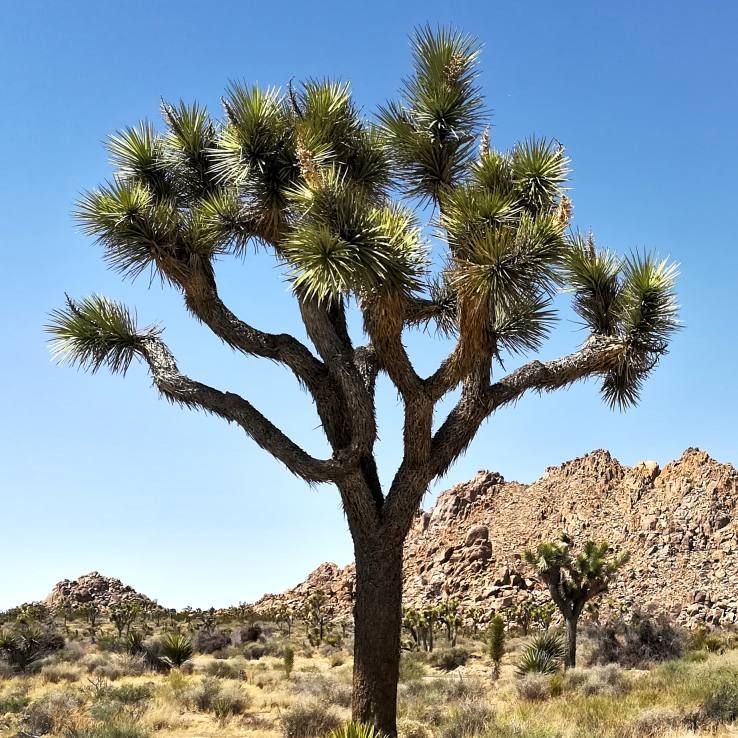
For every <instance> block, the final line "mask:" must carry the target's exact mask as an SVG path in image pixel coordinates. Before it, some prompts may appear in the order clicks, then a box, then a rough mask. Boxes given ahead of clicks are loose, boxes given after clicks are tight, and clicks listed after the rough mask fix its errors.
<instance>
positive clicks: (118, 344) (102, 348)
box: [46, 295, 156, 374]
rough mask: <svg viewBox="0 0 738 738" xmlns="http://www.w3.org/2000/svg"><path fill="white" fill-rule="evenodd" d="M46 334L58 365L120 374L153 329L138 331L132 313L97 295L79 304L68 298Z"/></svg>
mask: <svg viewBox="0 0 738 738" xmlns="http://www.w3.org/2000/svg"><path fill="white" fill-rule="evenodd" d="M46 331H47V332H48V333H49V334H50V335H51V341H50V343H51V351H52V356H53V358H54V359H56V360H57V361H59V362H62V363H68V364H71V365H73V366H78V367H81V368H83V369H87V370H89V371H92V372H96V371H98V369H100V368H101V367H107V368H108V369H110V371H112V372H121V373H123V374H125V372H126V371H127V370H128V367H129V366H130V364H131V361H132V360H133V358H134V357H135V355H136V354H137V353H138V352H140V351H141V349H142V346H143V341H144V339H145V337H146V336H147V335H154V334H155V333H156V331H155V329H153V328H147V329H146V330H144V331H138V329H137V328H136V316H135V314H134V313H132V312H131V311H130V310H129V309H128V308H126V307H125V306H123V305H120V304H119V303H116V302H113V301H112V300H108V299H107V298H105V297H100V296H98V295H93V296H92V297H88V298H86V299H84V300H82V301H80V302H76V301H74V300H72V299H71V298H69V297H67V304H66V306H65V307H64V308H62V309H60V310H55V311H54V312H52V313H51V316H50V322H49V324H48V325H47V326H46Z"/></svg>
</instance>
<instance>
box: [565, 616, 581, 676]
mask: <svg viewBox="0 0 738 738" xmlns="http://www.w3.org/2000/svg"><path fill="white" fill-rule="evenodd" d="M578 621H579V617H578V616H572V617H569V618H567V619H566V668H567V669H573V668H574V667H575V666H576V665H577V627H578V625H579V622H578Z"/></svg>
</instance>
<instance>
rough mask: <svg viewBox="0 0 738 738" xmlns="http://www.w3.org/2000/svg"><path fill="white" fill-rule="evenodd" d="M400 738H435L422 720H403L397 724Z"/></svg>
mask: <svg viewBox="0 0 738 738" xmlns="http://www.w3.org/2000/svg"><path fill="white" fill-rule="evenodd" d="M397 734H398V736H399V738H433V733H432V732H431V730H430V728H429V727H428V726H427V725H426V724H425V723H424V722H423V721H421V720H410V719H409V718H402V719H401V720H399V721H398V723H397Z"/></svg>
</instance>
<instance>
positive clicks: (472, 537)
mask: <svg viewBox="0 0 738 738" xmlns="http://www.w3.org/2000/svg"><path fill="white" fill-rule="evenodd" d="M737 504H738V471H737V470H736V469H735V468H734V467H733V466H731V465H730V464H721V463H719V462H717V461H715V460H714V459H712V458H711V457H710V456H709V455H708V454H706V453H705V452H704V451H701V450H700V449H697V448H688V449H687V450H686V451H685V452H684V453H683V454H682V456H681V457H680V458H679V459H677V460H675V461H673V462H671V463H670V464H667V465H666V466H665V467H664V468H663V469H660V468H659V466H658V464H656V462H653V461H644V462H641V463H639V464H636V465H635V466H633V467H626V466H624V465H623V464H621V463H620V462H619V461H618V460H617V459H615V458H614V457H613V456H611V454H610V453H609V452H607V451H604V450H597V451H593V452H592V453H589V454H587V455H585V456H582V457H580V458H577V459H573V460H572V461H567V462H565V463H564V464H562V465H561V466H558V467H551V468H549V469H547V470H546V472H545V473H544V474H543V476H542V477H541V478H540V479H539V480H538V481H536V482H534V483H533V484H529V485H526V484H520V483H518V482H506V481H505V480H504V479H503V478H502V476H500V475H499V474H497V473H495V472H490V471H481V472H479V473H478V474H477V475H476V476H475V477H474V478H473V479H471V480H470V481H468V482H465V483H463V484H459V485H456V486H455V487H452V488H451V489H449V490H447V491H445V492H443V493H442V494H441V495H440V496H439V497H438V500H437V501H436V503H435V505H434V506H433V507H432V509H431V510H430V511H428V512H422V513H420V514H419V515H418V517H417V519H416V521H415V524H414V526H413V528H412V530H411V532H410V535H409V536H408V539H407V542H406V544H405V593H404V598H405V602H406V604H408V605H412V606H418V605H422V604H423V603H426V602H433V601H438V600H439V599H442V598H445V597H451V598H453V599H456V600H458V601H459V602H460V603H462V605H465V606H467V607H477V608H480V609H481V610H483V611H484V612H485V613H486V614H487V615H489V614H491V613H493V612H495V611H496V610H499V609H502V608H504V607H507V606H509V605H511V604H513V603H515V602H518V601H520V600H524V599H526V598H529V597H539V596H541V595H540V594H538V593H537V592H536V584H535V582H534V581H533V580H532V579H531V578H530V577H531V576H532V573H531V572H530V571H529V570H528V569H527V568H526V567H525V566H524V565H523V564H522V562H521V557H520V554H521V552H522V551H523V550H524V549H525V548H526V547H529V546H533V545H535V544H536V543H537V542H538V541H539V540H541V539H551V538H553V537H556V536H557V535H558V534H559V533H560V532H561V531H562V530H566V531H567V532H568V533H569V534H571V535H572V536H574V538H575V539H584V538H593V539H596V540H608V541H610V542H612V543H613V545H614V546H615V547H616V548H618V549H625V548H627V549H628V550H630V552H631V555H632V558H631V562H630V564H629V565H628V567H627V569H626V571H625V573H624V574H623V576H622V577H621V578H620V579H619V581H618V583H617V584H616V585H615V586H614V587H613V589H612V591H611V592H610V594H609V597H610V599H611V600H612V601H613V602H614V603H617V604H618V605H625V606H627V607H634V606H638V607H641V608H645V609H648V610H651V611H653V612H663V613H667V614H669V615H671V616H672V617H674V618H676V619H677V620H679V621H680V622H682V623H683V624H685V625H695V624H698V623H709V624H715V625H717V624H721V625H729V624H733V623H735V622H738V539H737V535H736V534H737V523H738V513H737V511H736V505H737ZM353 586H354V569H353V565H349V566H347V567H344V568H340V567H338V566H336V565H335V564H331V563H327V564H322V565H321V566H320V567H318V569H316V570H315V571H314V572H313V573H312V574H310V575H309V576H308V578H307V579H306V580H305V581H304V582H302V583H301V584H299V585H298V586H297V587H295V588H293V589H291V590H288V591H287V592H285V593H283V594H280V595H266V596H265V597H263V598H262V599H261V600H259V601H258V602H257V603H256V606H257V608H264V609H266V608H270V607H273V606H275V605H277V604H280V603H294V604H296V603H298V602H299V601H300V600H301V599H302V598H303V597H304V596H305V594H306V593H308V592H310V591H314V590H315V589H322V590H323V591H325V592H326V593H327V594H328V595H329V599H330V602H331V603H332V605H333V607H334V609H335V610H336V611H337V612H340V613H344V614H349V613H350V611H351V600H352V592H353Z"/></svg>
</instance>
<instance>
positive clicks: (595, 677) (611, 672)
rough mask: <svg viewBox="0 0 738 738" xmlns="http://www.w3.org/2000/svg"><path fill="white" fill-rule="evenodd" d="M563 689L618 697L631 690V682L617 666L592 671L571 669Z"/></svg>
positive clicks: (596, 668) (566, 676)
mask: <svg viewBox="0 0 738 738" xmlns="http://www.w3.org/2000/svg"><path fill="white" fill-rule="evenodd" d="M562 686H563V689H564V690H566V691H568V690H576V691H577V692H580V693H581V694H583V695H595V694H603V695H607V696H610V697H618V696H621V695H624V694H627V693H628V692H629V691H630V689H631V680H630V678H629V677H628V675H627V674H626V673H625V672H624V671H623V670H622V669H621V667H620V666H618V665H617V664H608V665H607V666H599V667H597V666H596V667H593V668H591V669H582V668H577V669H569V670H568V671H567V672H566V674H565V676H564V679H563V685H562Z"/></svg>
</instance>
